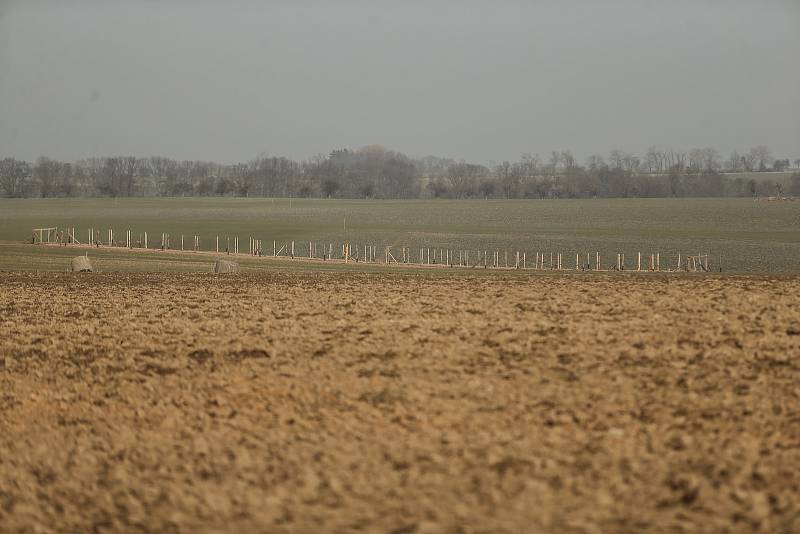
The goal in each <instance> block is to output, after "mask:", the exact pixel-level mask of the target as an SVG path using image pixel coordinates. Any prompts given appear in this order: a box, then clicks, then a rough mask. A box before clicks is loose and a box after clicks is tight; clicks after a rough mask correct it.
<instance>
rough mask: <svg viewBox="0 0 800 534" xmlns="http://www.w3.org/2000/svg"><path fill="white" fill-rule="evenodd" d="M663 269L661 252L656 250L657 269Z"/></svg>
mask: <svg viewBox="0 0 800 534" xmlns="http://www.w3.org/2000/svg"><path fill="white" fill-rule="evenodd" d="M660 270H661V253H660V252H656V271H660Z"/></svg>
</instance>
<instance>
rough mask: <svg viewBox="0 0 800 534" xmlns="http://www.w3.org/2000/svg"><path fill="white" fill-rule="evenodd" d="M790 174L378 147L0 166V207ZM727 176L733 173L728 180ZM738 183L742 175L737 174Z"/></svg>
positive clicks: (788, 164) (552, 191) (569, 194)
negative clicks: (297, 154)
mask: <svg viewBox="0 0 800 534" xmlns="http://www.w3.org/2000/svg"><path fill="white" fill-rule="evenodd" d="M792 165H793V166H794V167H793V168H795V169H800V158H798V159H795V160H793V161H790V160H789V159H788V158H784V159H778V158H774V157H773V156H772V154H771V152H770V150H769V149H768V148H767V147H765V146H757V147H753V148H751V149H749V150H748V151H746V152H742V153H740V152H736V151H735V152H733V153H732V154H731V155H730V156H729V157H728V158H722V157H721V156H720V154H719V153H718V152H717V150H716V149H714V148H702V149H693V150H690V151H687V152H682V151H673V150H659V149H658V148H656V147H650V148H649V149H648V150H647V152H646V153H645V154H644V155H643V156H641V157H640V156H637V155H634V154H630V153H626V152H623V151H621V150H612V151H611V152H610V153H609V154H608V155H607V156H606V157H603V156H601V155H592V156H589V157H588V158H587V159H586V162H585V164H583V165H580V164H579V163H578V162H577V160H576V158H575V157H574V156H573V154H572V152H571V151H569V150H564V151H554V152H552V153H551V154H550V155H549V156H546V157H540V156H539V155H532V154H523V155H522V156H521V157H520V159H519V161H515V162H509V161H504V162H502V163H499V164H494V165H488V166H487V165H480V164H475V163H466V162H463V161H455V160H453V159H448V158H439V157H435V156H428V157H423V158H410V157H408V156H406V155H405V154H402V153H400V152H396V151H393V150H389V149H386V148H384V147H381V146H377V145H374V146H367V147H363V148H360V149H356V150H350V149H341V150H334V151H333V152H331V153H330V154H329V155H327V156H317V157H314V158H311V159H309V160H306V161H294V160H291V159H289V158H285V157H279V156H278V157H275V156H260V157H257V158H255V159H253V160H251V161H248V162H243V163H235V164H219V163H213V162H207V161H188V160H187V161H177V160H174V159H170V158H166V157H161V156H153V157H149V158H139V157H135V156H114V157H106V158H89V159H83V160H80V161H75V162H64V161H58V160H55V159H51V158H46V157H41V158H38V159H37V160H35V161H33V162H28V161H23V160H18V159H15V158H13V157H7V158H4V159H2V160H0V195H2V196H5V197H93V196H107V197H134V196H239V197H253V196H255V197H321V198H387V199H392V198H396V199H403V198H586V197H607V198H608V197H693V196H694V197H698V196H702V197H717V196H754V195H759V196H772V195H786V194H791V195H800V173H798V172H795V173H794V174H793V175H792V177H791V178H790V179H789V180H788V181H786V180H780V179H774V180H773V179H770V175H766V174H765V175H763V176H759V177H758V179H756V178H755V176H756V175H753V174H749V173H759V172H763V173H766V172H768V171H785V170H787V169H790V168H792ZM736 173H739V174H738V175H737V174H736ZM742 173H748V174H742Z"/></svg>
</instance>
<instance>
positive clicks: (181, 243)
mask: <svg viewBox="0 0 800 534" xmlns="http://www.w3.org/2000/svg"><path fill="white" fill-rule="evenodd" d="M181 252H183V234H181Z"/></svg>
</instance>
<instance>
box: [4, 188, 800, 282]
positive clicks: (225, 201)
mask: <svg viewBox="0 0 800 534" xmlns="http://www.w3.org/2000/svg"><path fill="white" fill-rule="evenodd" d="M48 226H59V227H68V226H69V227H72V226H74V227H76V228H77V237H78V239H79V240H81V241H85V240H86V237H87V232H88V229H89V228H90V227H94V228H95V229H97V231H98V234H97V235H99V236H100V237H101V238H102V239H103V240H105V239H106V237H107V229H108V228H109V227H113V228H114V231H115V235H116V238H117V239H124V237H123V236H124V232H125V230H128V229H130V230H132V231H133V233H134V235H135V236H136V237H137V238H138V236H139V235H140V234H141V233H142V232H144V231H146V232H148V235H149V237H150V239H149V241H150V246H151V247H154V246H156V244H157V241H158V240H159V239H160V235H161V233H162V232H168V233H170V234H171V235H172V244H173V246H174V247H175V246H179V245H180V235H181V234H184V235H185V236H186V246H187V247H189V246H190V243H191V239H192V238H191V236H192V235H194V234H199V235H200V238H201V248H203V249H205V250H213V248H214V244H215V236H217V235H218V236H220V242H221V243H224V242H225V238H226V236H230V237H233V236H239V238H240V250H241V251H242V252H244V251H246V248H247V243H248V237H249V236H252V237H256V238H259V239H262V240H263V243H264V250H265V252H269V253H271V252H272V242H273V240H275V241H277V242H278V243H279V246H280V244H282V243H285V242H287V241H291V240H294V241H295V242H296V250H297V253H298V255H304V254H307V253H308V242H309V241H315V242H317V243H319V245H318V246H319V250H320V252H321V248H322V244H323V243H324V244H329V243H331V244H333V247H334V250H338V247H339V244H340V243H342V242H346V241H347V242H351V243H353V244H354V247H355V248H358V249H359V250H361V246H363V244H365V243H367V244H374V245H376V246H377V247H378V250H379V253H378V256H379V257H380V256H381V254H382V250H383V247H384V246H385V245H391V246H392V247H394V250H397V249H399V248H400V247H402V246H407V247H411V249H412V254H413V256H412V259H416V258H417V256H418V255H419V248H420V247H430V248H437V249H445V248H449V249H453V250H458V249H468V250H470V251H472V254H473V256H472V257H473V258H474V257H475V256H474V255H475V254H476V252H477V251H479V250H480V251H483V250H488V251H493V250H498V251H501V254H502V253H503V251H508V252H509V256H511V255H513V254H514V253H515V252H516V251H517V250H519V251H521V252H522V251H524V252H527V255H528V258H529V261H531V260H530V258H532V257H533V256H534V254H535V253H536V252H542V253H544V254H546V255H548V257H549V253H550V252H554V253H559V252H560V253H562V254H563V262H564V265H565V267H574V263H575V253H576V252H579V253H581V255H582V257H583V258H585V254H586V253H587V252H589V253H591V254H592V255H594V253H595V252H600V254H601V257H602V261H603V264H604V266H609V265H611V264H612V263H614V262H615V261H616V254H617V253H624V254H625V255H626V263H627V267H628V268H629V269H630V268H631V267H632V266H635V261H636V260H635V258H636V254H637V253H638V252H642V254H643V255H644V256H645V257H649V254H651V253H660V254H661V265H662V268H664V267H672V266H674V263H675V262H676V261H677V256H678V254H682V255H684V256H685V255H687V254H698V253H700V254H709V257H710V258H711V266H712V268H713V269H714V270H717V269H718V268H719V266H720V261H721V265H722V268H723V270H724V271H725V272H776V273H778V272H782V273H789V272H795V273H796V272H800V202H790V201H776V202H769V201H754V200H752V199H730V198H728V199H586V200H487V201H481V200H479V201H467V200H460V201H449V200H413V201H370V200H319V199H314V200H311V199H293V200H292V201H291V204H290V201H289V200H288V199H242V198H147V199H109V198H101V199H0V241H4V242H17V243H21V242H24V241H30V238H31V229H32V228H34V227H48ZM223 246H224V245H223ZM34 248H35V247H22V246H10V245H9V244H8V243H6V245H5V246H4V247H3V248H2V249H0V254H2V255H3V256H4V257H3V258H0V268H2V269H10V268H17V269H27V268H47V267H46V266H47V265H52V266H53V268H55V269H59V270H60V269H62V268H63V262H61V261H60V260H59V261H51V260H52V258H50V259H47V257H48V256H52V254H55V252H52V249H48V250H43V249H42V250H37V251H33V250H32V249H34ZM490 253H491V252H490ZM61 254H68V252H67V251H64V252H62V253H61ZM115 254H117V255H120V254H128V256H126V257H130V255H129V253H127V252H124V251H119V252H115ZM37 258H38V259H37ZM119 261H120V262H122V263H120V264H119V265H120V266H121V267H120V268H124V269H126V270H128V268H129V267H130V268H133V267H135V265H133V264H134V263H135V262H133V261H132V260H124V259H122V258H120V259H119ZM126 261H130V263H131V265H128V267H125V265H126V263H125V262H126ZM146 261H147V258H145V262H146ZM176 261H177V260H176ZM187 261H189V262H190V263H191V260H187ZM167 263H169V262H167ZM154 265H155V264H154ZM140 267H141V265H140ZM174 267H175V268H180V269H184V268H185V266H183V265H181V262H180V261H177V263H176V264H175V265H174ZM145 268H146V267H145Z"/></svg>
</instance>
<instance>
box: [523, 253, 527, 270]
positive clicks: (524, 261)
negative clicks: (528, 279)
mask: <svg viewBox="0 0 800 534" xmlns="http://www.w3.org/2000/svg"><path fill="white" fill-rule="evenodd" d="M527 254H528V253H527V252H523V253H522V268H523V269H527V268H528V261H527Z"/></svg>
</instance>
